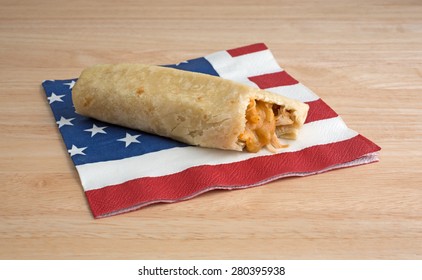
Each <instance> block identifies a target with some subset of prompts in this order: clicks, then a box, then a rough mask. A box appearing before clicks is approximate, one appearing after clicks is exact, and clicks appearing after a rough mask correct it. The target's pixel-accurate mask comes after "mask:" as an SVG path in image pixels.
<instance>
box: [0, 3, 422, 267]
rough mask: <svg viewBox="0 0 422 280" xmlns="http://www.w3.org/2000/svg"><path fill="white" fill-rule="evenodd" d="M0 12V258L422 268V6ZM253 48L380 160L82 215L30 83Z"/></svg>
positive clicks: (75, 6)
mask: <svg viewBox="0 0 422 280" xmlns="http://www.w3.org/2000/svg"><path fill="white" fill-rule="evenodd" d="M200 2H203V3H200ZM264 2H265V4H264ZM0 4H1V9H0V51H1V55H0V73H1V74H0V91H1V95H0V100H1V102H0V134H1V137H0V172H1V176H0V248H1V249H0V258H2V259H51V258H53V259H56V258H59V259H270V258H271V259H415V258H416V259H421V258H422V149H421V147H422V145H421V144H422V141H421V138H422V137H421V136H422V122H421V119H422V113H421V112H422V16H421V15H422V3H421V1H419V0H370V1H369V0H358V1H338V0H328V1H323V0H316V1H276V0H269V1H256V0H244V1H225V0H215V1H195V0H185V1H170V0H155V1H125V0H122V1H111V0H109V1H82V0H77V1H64V0H63V1H46V0H39V1H29V0H27V1H15V0H0ZM257 42H264V43H266V44H267V45H268V47H269V48H270V49H271V50H272V52H273V54H274V56H275V57H276V59H277V61H278V62H279V64H280V65H281V66H282V67H283V68H284V69H286V70H287V72H289V73H290V74H291V75H292V76H293V77H295V78H297V79H298V80H300V81H301V82H302V83H303V84H305V85H306V86H308V87H309V88H311V89H312V90H313V91H315V92H316V93H317V94H318V95H319V96H320V97H321V98H322V99H323V100H324V101H325V102H326V103H328V104H329V105H330V106H331V107H332V108H333V109H334V110H336V112H338V113H339V114H340V115H341V117H342V118H343V119H344V120H345V122H346V123H347V124H348V126H349V127H350V128H352V129H354V130H356V131H358V132H359V133H361V134H363V135H364V136H366V137H368V138H369V139H371V140H373V141H374V142H375V143H377V144H378V145H380V146H381V147H382V151H381V156H380V162H379V163H374V164H369V165H364V166H359V167H354V168H347V169H341V170H336V171H331V172H327V173H324V174H320V175H315V176H310V177H305V178H289V179H283V180H279V181H276V182H273V183H270V184H267V185H264V186H261V187H257V188H252V189H247V190H242V191H233V192H230V191H214V192H210V193H206V194H204V195H201V196H199V197H197V198H195V199H192V200H189V201H185V202H182V203H176V204H160V205H154V206H150V207H146V208H144V209H142V210H139V211H135V212H131V213H128V214H124V215H119V216H115V217H111V218H105V219H99V220H95V219H93V217H92V215H91V213H90V210H89V207H88V205H87V201H86V199H85V196H84V193H83V190H82V186H81V185H80V182H79V178H78V175H77V172H76V170H75V168H74V166H73V164H72V162H71V159H70V157H69V156H68V153H67V151H66V148H65V146H64V144H63V142H62V140H61V136H60V134H59V131H58V129H57V126H56V124H55V120H54V118H53V115H52V113H51V110H50V108H49V105H48V102H47V101H46V98H45V94H44V92H43V90H42V88H41V82H42V81H43V80H45V79H67V78H75V77H77V76H78V75H79V73H80V71H81V70H82V69H83V68H85V67H87V66H89V65H92V64H96V63H113V62H116V63H117V62H122V61H137V62H143V63H147V64H165V63H176V62H178V61H183V60H186V59H189V58H195V57H199V56H203V55H205V54H209V53H212V52H215V51H219V50H224V49H230V48H235V47H239V46H244V45H248V44H252V43H257Z"/></svg>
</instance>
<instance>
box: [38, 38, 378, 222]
mask: <svg viewBox="0 0 422 280" xmlns="http://www.w3.org/2000/svg"><path fill="white" fill-rule="evenodd" d="M166 66H167V67H173V68H177V69H182V70H186V71H193V72H201V73H206V74H210V75H215V76H220V77H222V78H225V79H229V80H233V81H237V82H240V83H243V84H246V85H249V86H253V87H259V88H261V89H266V90H267V91H271V92H274V93H277V94H281V95H284V96H287V97H290V98H294V99H298V100H300V101H303V102H306V103H307V104H309V106H310V110H309V114H308V117H307V120H306V122H305V125H304V126H303V128H302V129H301V131H300V133H299V138H298V139H297V140H295V141H285V142H287V143H288V144H289V147H288V148H286V149H282V150H280V151H279V152H278V153H276V154H273V153H270V152H269V151H266V150H262V151H260V152H259V153H256V154H253V153H247V152H235V151H223V150H217V149H208V148H199V147H193V146H189V145H186V144H183V143H180V142H177V141H174V140H171V139H168V138H164V137H160V136H156V135H152V134H148V133H145V132H142V131H136V130H132V129H128V128H124V127H120V126H116V125H112V124H109V123H104V122H101V121H97V120H94V119H90V118H87V117H83V116H80V115H78V114H76V113H75V109H74V107H73V104H72V98H71V94H72V87H73V86H74V84H75V82H76V79H69V80H46V81H44V82H43V84H42V85H43V87H44V90H45V93H46V96H47V100H48V102H49V104H50V106H51V109H52V111H53V114H54V118H55V120H56V123H57V125H58V128H59V130H60V132H61V134H62V136H63V140H64V143H65V145H66V147H67V151H68V152H69V155H70V157H71V159H72V160H73V163H74V164H75V167H76V170H77V171H78V173H79V177H80V180H81V183H82V187H83V189H84V191H85V194H86V197H87V200H88V203H89V205H90V208H91V211H92V213H93V215H94V217H95V218H101V217H107V216H112V215H116V214H120V213H124V212H128V211H133V210H136V209H139V208H141V207H144V206H147V205H149V204H153V203H158V202H177V201H182V200H187V199H190V198H193V197H195V196H197V195H200V194H202V193H204V192H207V191H211V190H215V189H227V190H231V189H243V188H248V187H254V186H258V185H262V184H265V183H268V182H270V181H273V180H277V179H280V178H283V177H289V176H306V175H311V174H316V173H321V172H325V171H328V170H332V169H337V168H342V167H349V166H355V165H360V164H366V163H371V162H374V161H378V157H377V152H378V151H379V150H380V147H378V146H377V145H376V144H374V143H373V142H371V141H369V140H368V139H366V138H365V137H364V136H362V135H360V134H359V133H357V132H355V131H353V130H351V129H349V128H348V127H347V126H346V124H345V123H344V122H343V120H342V119H341V117H339V116H338V115H337V113H336V112H335V111H334V110H333V109H331V108H330V107H329V106H328V105H327V104H326V103H325V102H324V101H322V100H321V99H320V98H319V97H318V96H317V95H316V94H315V93H313V92H312V91H311V90H310V89H308V88H307V87H305V86H304V85H303V84H301V83H300V82H298V81H297V80H296V79H294V78H293V77H292V76H290V75H289V74H288V73H287V72H286V71H284V70H283V69H282V68H281V67H280V66H279V65H278V64H277V62H276V60H275V59H274V57H273V55H272V54H271V51H270V50H269V49H268V48H267V46H266V45H265V44H262V43H259V44H253V45H249V46H244V47H240V48H235V49H230V50H225V51H219V52H216V53H212V54H209V55H206V56H204V57H200V58H196V59H191V60H187V61H183V62H180V63H178V64H173V65H166ZM239 195H241V194H239Z"/></svg>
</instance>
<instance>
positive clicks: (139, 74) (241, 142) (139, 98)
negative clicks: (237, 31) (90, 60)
mask: <svg viewBox="0 0 422 280" xmlns="http://www.w3.org/2000/svg"><path fill="white" fill-rule="evenodd" d="M72 99H73V103H74V106H75V109H76V112H77V113H79V114H81V115H84V116H88V117H92V118H95V119H98V120H101V121H104V122H109V123H113V124H117V125H121V126H125V127H129V128H133V129H138V130H142V131H145V132H149V133H153V134H157V135H161V136H165V137H169V138H172V139H175V140H178V141H181V142H184V143H187V144H191V145H197V146H202V147H209V148H219V149H227V150H237V151H242V150H243V149H246V150H247V151H249V152H257V151H259V150H260V149H262V148H263V147H267V148H268V149H269V150H270V151H275V149H278V148H283V147H285V145H283V144H282V143H280V140H279V138H286V139H295V138H296V136H297V134H298V131H299V128H300V127H301V126H302V125H303V123H304V121H305V119H306V115H307V112H308V108H309V107H308V105H307V104H304V103H302V102H299V101H296V100H293V99H289V98H286V97H283V96H280V95H277V94H274V93H270V92H267V91H263V90H260V89H257V88H252V87H249V86H246V85H242V84H239V83H236V82H232V81H229V80H226V79H222V78H220V77H214V76H211V75H206V74H200V73H193V72H188V71H182V70H177V69H173V68H168V67H161V66H149V65H143V64H115V65H95V66H93V67H89V68H87V69H85V70H84V71H83V72H82V73H81V75H80V77H79V79H78V80H77V82H76V84H75V86H74V87H73V89H72Z"/></svg>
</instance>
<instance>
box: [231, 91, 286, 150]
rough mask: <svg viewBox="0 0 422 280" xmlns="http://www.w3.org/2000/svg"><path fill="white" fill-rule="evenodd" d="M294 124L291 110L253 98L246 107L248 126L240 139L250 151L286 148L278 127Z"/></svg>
mask: <svg viewBox="0 0 422 280" xmlns="http://www.w3.org/2000/svg"><path fill="white" fill-rule="evenodd" d="M292 124H293V120H292V119H291V117H290V112H289V111H287V110H286V109H285V108H284V107H283V106H279V105H276V104H270V103H267V102H264V101H260V100H255V99H251V100H250V102H249V104H248V107H247V109H246V128H245V131H244V132H243V133H242V134H240V135H239V140H240V141H242V142H244V143H245V148H246V150H247V151H248V152H251V153H256V152H258V151H259V150H260V149H262V148H263V147H267V149H268V150H270V151H271V152H276V149H280V148H286V147H287V146H288V145H283V144H281V143H280V141H279V139H278V137H277V134H276V127H279V126H281V127H283V126H289V125H292Z"/></svg>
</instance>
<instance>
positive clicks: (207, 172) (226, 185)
mask: <svg viewBox="0 0 422 280" xmlns="http://www.w3.org/2000/svg"><path fill="white" fill-rule="evenodd" d="M350 149H352V150H350ZM379 149H380V148H379V147H378V146H377V145H375V144H374V143H372V142H371V141H369V140H368V139H366V138H365V137H363V136H361V135H357V136H355V137H353V138H351V139H348V140H344V141H341V142H336V143H331V144H325V145H319V146H313V147H309V148H306V149H303V150H301V151H297V152H289V153H281V154H276V155H271V157H272V159H273V160H268V159H267V157H268V156H261V157H256V158H251V159H248V160H245V161H241V162H235V163H230V164H220V165H202V166H196V167H191V168H189V169H186V170H184V171H182V172H179V173H175V174H171V175H166V176H159V177H143V178H140V179H135V180H131V181H127V182H125V183H123V184H118V185H113V186H108V187H105V188H102V189H97V190H90V191H87V192H86V193H85V194H86V196H87V199H88V201H89V204H90V207H91V210H92V213H93V215H94V216H95V217H96V218H99V217H102V216H107V215H114V214H116V213H114V212H113V211H116V209H121V210H120V211H121V212H119V213H122V212H128V211H133V210H136V209H139V208H141V207H143V206H146V205H149V204H151V203H155V202H176V201H181V200H185V199H189V198H192V197H195V196H197V195H199V194H201V193H204V192H206V191H209V190H213V189H237V188H246V187H251V186H257V185H260V184H264V183H267V182H269V181H272V180H275V179H278V178H281V177H283V176H285V175H289V176H290V175H291V174H289V173H303V174H300V175H302V176H305V175H311V174H314V173H317V172H318V171H321V170H322V169H324V168H326V167H327V166H332V165H336V164H338V163H339V162H349V161H352V160H355V159H356V158H359V157H361V156H363V155H366V154H368V153H373V152H374V151H378V150H379ZM347 150H349V152H344V151H347ZM298 176H299V175H298ZM209 178H213V185H212V186H209ZM257 182H258V183H257Z"/></svg>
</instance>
